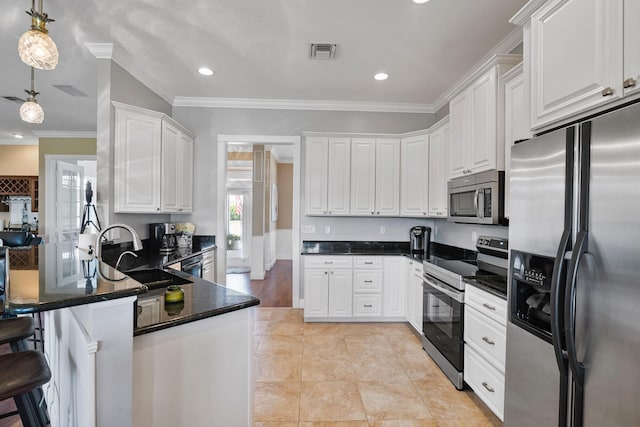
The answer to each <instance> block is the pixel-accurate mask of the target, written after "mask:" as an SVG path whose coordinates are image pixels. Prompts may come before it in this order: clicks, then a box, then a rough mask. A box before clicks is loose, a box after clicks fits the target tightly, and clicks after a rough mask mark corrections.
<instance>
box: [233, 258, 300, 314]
mask: <svg viewBox="0 0 640 427" xmlns="http://www.w3.org/2000/svg"><path fill="white" fill-rule="evenodd" d="M292 268H293V264H292V262H291V260H278V261H276V263H275V265H274V266H273V268H272V269H271V270H270V271H266V272H265V277H264V280H250V279H249V273H227V287H228V288H230V289H234V290H236V291H239V292H244V293H246V294H249V295H253V296H254V297H256V298H258V299H260V307H291V298H292V296H291V275H292V271H293V270H292Z"/></svg>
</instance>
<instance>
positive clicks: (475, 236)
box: [471, 231, 478, 243]
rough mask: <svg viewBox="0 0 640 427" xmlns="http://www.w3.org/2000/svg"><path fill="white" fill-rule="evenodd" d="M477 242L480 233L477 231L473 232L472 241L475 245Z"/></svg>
mask: <svg viewBox="0 0 640 427" xmlns="http://www.w3.org/2000/svg"><path fill="white" fill-rule="evenodd" d="M476 240H478V232H476V231H472V232H471V241H472V242H473V243H475V242H476Z"/></svg>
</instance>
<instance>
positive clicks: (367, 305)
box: [364, 304, 373, 308]
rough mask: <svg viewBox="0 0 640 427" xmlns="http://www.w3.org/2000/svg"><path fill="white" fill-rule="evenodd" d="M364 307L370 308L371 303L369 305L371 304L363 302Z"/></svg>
mask: <svg viewBox="0 0 640 427" xmlns="http://www.w3.org/2000/svg"><path fill="white" fill-rule="evenodd" d="M364 307H366V308H371V307H373V305H371V304H365V305H364Z"/></svg>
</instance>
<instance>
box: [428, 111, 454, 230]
mask: <svg viewBox="0 0 640 427" xmlns="http://www.w3.org/2000/svg"><path fill="white" fill-rule="evenodd" d="M437 126H438V127H437V128H435V129H434V130H433V131H432V133H431V135H429V216H432V217H446V216H447V212H448V207H447V181H448V176H449V175H448V170H447V165H448V163H449V119H448V118H446V119H443V120H441V121H440V122H439V123H438V124H437Z"/></svg>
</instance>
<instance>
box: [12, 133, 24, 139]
mask: <svg viewBox="0 0 640 427" xmlns="http://www.w3.org/2000/svg"><path fill="white" fill-rule="evenodd" d="M13 137H14V138H18V139H22V138H24V136H22V135H20V134H19V133H14V134H13Z"/></svg>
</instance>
